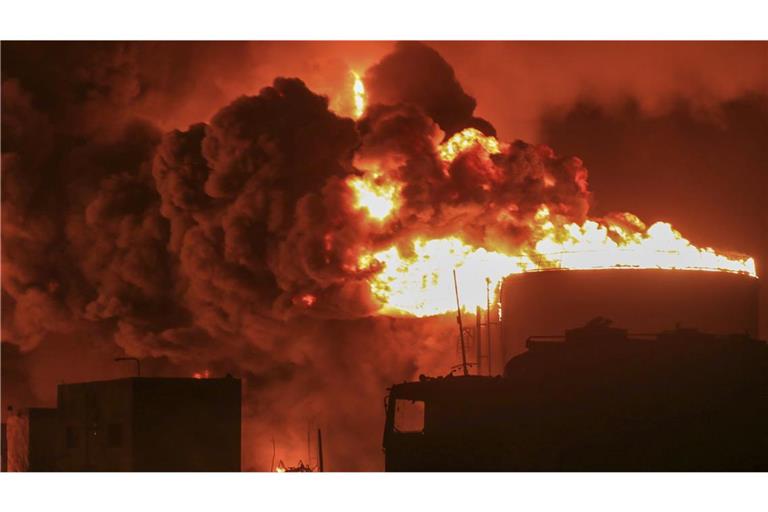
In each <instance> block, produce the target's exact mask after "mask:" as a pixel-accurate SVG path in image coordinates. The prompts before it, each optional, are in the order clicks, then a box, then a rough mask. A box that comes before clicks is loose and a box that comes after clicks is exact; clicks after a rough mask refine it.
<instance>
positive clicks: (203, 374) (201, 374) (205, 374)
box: [192, 369, 211, 379]
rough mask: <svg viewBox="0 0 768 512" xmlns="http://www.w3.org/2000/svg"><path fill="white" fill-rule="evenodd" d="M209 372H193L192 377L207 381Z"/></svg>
mask: <svg viewBox="0 0 768 512" xmlns="http://www.w3.org/2000/svg"><path fill="white" fill-rule="evenodd" d="M210 376H211V372H210V371H209V370H207V369H206V370H203V371H202V372H195V373H193V374H192V377H194V378H196V379H207V378H210Z"/></svg>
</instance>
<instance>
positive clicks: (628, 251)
mask: <svg viewBox="0 0 768 512" xmlns="http://www.w3.org/2000/svg"><path fill="white" fill-rule="evenodd" d="M354 76H355V89H354V92H355V106H356V113H357V116H359V115H361V114H362V111H363V110H364V108H365V89H364V87H363V84H362V81H360V77H359V76H358V75H357V74H354ZM476 146H480V147H481V148H482V149H483V150H484V151H485V152H486V153H488V154H498V153H501V152H502V151H503V150H504V147H503V146H502V144H501V143H499V141H498V140H496V138H494V137H491V136H486V135H483V133H482V132H480V131H479V130H477V129H475V128H467V129H465V130H462V131H461V132H458V133H456V134H455V135H453V136H452V137H451V138H449V139H448V140H447V141H445V142H444V143H442V144H440V145H439V146H438V147H437V148H436V150H437V153H438V155H439V156H440V159H441V160H442V161H443V163H444V172H445V173H446V176H447V175H448V165H449V164H450V163H451V162H453V160H454V159H455V158H456V157H457V156H458V155H459V154H461V153H462V152H463V151H467V150H469V149H470V148H473V147H476ZM347 183H348V185H349V186H350V188H351V189H352V190H353V191H354V192H355V197H356V202H355V207H356V208H358V209H366V210H367V211H368V214H369V216H370V217H371V218H372V219H375V220H377V221H382V220H383V219H385V218H387V217H388V216H389V215H390V214H392V212H393V211H394V210H395V209H396V208H397V207H398V206H399V205H398V203H399V191H400V184H399V183H397V182H395V181H387V180H385V179H384V178H383V176H382V175H381V173H380V172H377V171H374V172H369V173H367V174H366V175H364V176H363V177H358V176H355V177H351V178H349V179H348V181H347ZM553 185H554V180H553V179H551V182H550V183H548V186H553ZM584 186H586V184H585V185H584ZM529 227H530V229H531V233H532V237H531V239H530V241H529V243H528V244H527V245H526V246H525V247H523V248H521V249H520V250H519V252H518V253H515V254H506V253H504V252H500V251H496V250H493V249H494V248H493V247H487V248H483V247H476V246H473V245H470V244H467V243H465V242H464V241H463V240H462V239H461V238H460V237H459V236H449V237H446V238H438V239H432V240H428V239H423V238H421V237H414V238H413V239H412V240H410V241H409V242H407V243H406V244H405V245H403V244H402V243H401V244H399V245H397V246H396V245H392V246H391V247H389V248H388V249H385V250H380V251H375V252H368V253H364V254H362V255H361V256H360V257H359V260H358V269H359V270H362V271H372V277H370V278H369V286H370V289H371V293H372V294H373V296H374V297H376V299H378V300H379V301H380V302H381V305H382V306H381V311H382V312H383V313H390V314H409V315H415V316H430V315H437V314H443V313H447V312H450V311H455V307H456V302H455V300H456V299H455V295H454V290H453V274H452V271H453V270H454V269H455V270H456V275H457V281H458V285H459V293H460V298H461V302H462V307H463V309H465V310H466V311H469V312H473V311H474V310H475V308H476V307H478V306H480V307H483V308H484V307H485V304H486V278H487V279H489V281H490V286H491V289H492V290H493V291H494V293H495V292H496V290H497V289H498V286H499V284H500V283H501V281H502V279H504V277H506V276H508V275H510V274H517V273H522V272H530V271H540V270H550V269H572V270H586V269H610V268H633V269H680V270H706V271H721V272H735V273H741V274H746V275H749V276H752V277H757V274H756V272H755V262H754V259H753V258H749V257H745V256H727V255H723V254H718V253H717V252H715V250H714V249H711V248H698V247H696V246H694V245H693V244H691V243H690V242H689V241H688V240H687V239H685V238H684V237H683V236H682V235H681V234H680V233H679V232H678V231H676V230H675V229H674V228H673V227H672V226H671V225H670V224H669V223H666V222H657V223H655V224H653V225H652V226H650V227H647V226H646V225H645V224H644V223H643V222H642V221H641V220H640V219H638V218H637V217H635V216H634V215H631V214H628V213H625V214H621V215H614V216H612V217H611V218H608V219H590V220H586V221H585V222H584V223H583V224H577V223H572V222H567V221H565V220H563V219H562V218H560V217H558V216H556V215H552V214H551V213H550V209H549V208H548V207H547V206H546V205H541V207H540V208H539V209H538V211H537V213H536V215H535V216H534V217H533V219H531V220H530V226H529Z"/></svg>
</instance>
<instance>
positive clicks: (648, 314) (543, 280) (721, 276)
mask: <svg viewBox="0 0 768 512" xmlns="http://www.w3.org/2000/svg"><path fill="white" fill-rule="evenodd" d="M501 311H502V324H501V330H502V347H501V351H502V355H503V362H501V361H500V363H501V364H503V363H505V362H506V361H507V360H508V359H509V358H510V357H512V356H514V355H517V354H519V353H520V352H523V351H525V340H526V339H527V338H528V337H529V336H537V335H543V336H550V335H563V334H564V332H565V330H566V329H571V328H573V327H580V326H583V325H584V324H586V323H587V322H588V321H589V320H591V319H593V318H595V317H598V316H602V317H605V318H608V319H610V320H612V321H613V325H614V326H615V327H621V328H625V329H628V330H629V331H630V333H655V332H659V331H664V330H670V329H674V328H675V327H678V326H679V327H685V328H695V329H699V330H700V331H703V332H709V333H713V334H734V333H745V332H746V333H748V334H750V335H751V336H752V337H755V338H756V337H757V334H758V332H757V329H758V280H757V279H756V278H754V277H751V276H749V275H746V274H736V273H729V272H709V271H700V270H660V269H605V270H548V271H540V272H528V273H525V274H516V275H512V276H509V277H507V278H506V279H505V280H504V282H503V284H502V288H501Z"/></svg>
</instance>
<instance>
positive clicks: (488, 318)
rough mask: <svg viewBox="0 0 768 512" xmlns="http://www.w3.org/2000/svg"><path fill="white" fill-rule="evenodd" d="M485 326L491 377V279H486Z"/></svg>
mask: <svg viewBox="0 0 768 512" xmlns="http://www.w3.org/2000/svg"><path fill="white" fill-rule="evenodd" d="M485 325H486V337H487V338H488V353H487V354H486V357H487V358H488V376H489V377H490V375H491V278H490V277H486V278H485Z"/></svg>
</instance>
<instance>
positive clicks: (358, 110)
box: [352, 71, 365, 119]
mask: <svg viewBox="0 0 768 512" xmlns="http://www.w3.org/2000/svg"><path fill="white" fill-rule="evenodd" d="M352 76H353V77H354V79H355V82H354V85H353V86H352V92H353V94H354V99H355V111H354V114H353V115H354V118H355V119H359V118H360V117H361V116H362V115H363V112H365V84H364V83H363V80H362V78H360V75H358V74H357V73H356V72H354V71H352Z"/></svg>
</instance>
